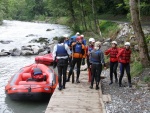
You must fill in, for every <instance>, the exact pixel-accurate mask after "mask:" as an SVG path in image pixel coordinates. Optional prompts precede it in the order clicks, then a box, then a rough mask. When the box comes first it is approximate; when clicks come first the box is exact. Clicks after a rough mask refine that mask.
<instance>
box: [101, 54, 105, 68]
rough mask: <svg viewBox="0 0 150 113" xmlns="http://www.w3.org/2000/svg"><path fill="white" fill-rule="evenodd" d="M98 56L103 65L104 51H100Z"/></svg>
mask: <svg viewBox="0 0 150 113" xmlns="http://www.w3.org/2000/svg"><path fill="white" fill-rule="evenodd" d="M100 58H101V63H102V64H103V65H105V60H104V53H103V52H102V51H101V54H100Z"/></svg>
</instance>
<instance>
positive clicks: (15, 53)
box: [10, 48, 21, 56]
mask: <svg viewBox="0 0 150 113" xmlns="http://www.w3.org/2000/svg"><path fill="white" fill-rule="evenodd" d="M10 53H11V56H20V55H21V50H19V49H18V48H14V49H13V50H12V51H11V50H10Z"/></svg>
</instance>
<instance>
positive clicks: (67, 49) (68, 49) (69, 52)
mask: <svg viewBox="0 0 150 113" xmlns="http://www.w3.org/2000/svg"><path fill="white" fill-rule="evenodd" d="M65 49H66V51H67V53H68V55H69V56H71V51H70V48H69V46H68V45H67V44H65Z"/></svg>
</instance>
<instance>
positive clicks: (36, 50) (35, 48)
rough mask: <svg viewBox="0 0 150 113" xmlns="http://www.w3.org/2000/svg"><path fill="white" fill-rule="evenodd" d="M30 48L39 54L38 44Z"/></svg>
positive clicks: (35, 53)
mask: <svg viewBox="0 0 150 113" xmlns="http://www.w3.org/2000/svg"><path fill="white" fill-rule="evenodd" d="M31 49H32V51H33V54H34V55H38V54H39V50H40V47H39V46H32V47H31Z"/></svg>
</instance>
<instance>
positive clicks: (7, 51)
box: [1, 49, 11, 55]
mask: <svg viewBox="0 0 150 113" xmlns="http://www.w3.org/2000/svg"><path fill="white" fill-rule="evenodd" d="M1 52H3V53H7V54H8V55H10V54H11V53H10V51H9V50H5V49H2V50H1Z"/></svg>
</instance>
